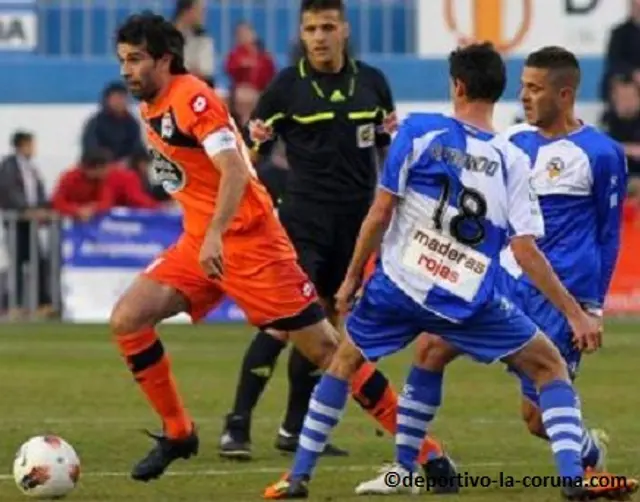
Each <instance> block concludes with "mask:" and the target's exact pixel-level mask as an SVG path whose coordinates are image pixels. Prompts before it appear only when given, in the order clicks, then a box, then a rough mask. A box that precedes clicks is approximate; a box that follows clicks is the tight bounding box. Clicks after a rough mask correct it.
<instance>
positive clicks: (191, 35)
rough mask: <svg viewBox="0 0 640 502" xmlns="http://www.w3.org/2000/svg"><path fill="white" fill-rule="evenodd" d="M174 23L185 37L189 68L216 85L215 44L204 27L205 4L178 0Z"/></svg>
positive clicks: (190, 0)
mask: <svg viewBox="0 0 640 502" xmlns="http://www.w3.org/2000/svg"><path fill="white" fill-rule="evenodd" d="M174 25H175V27H176V28H178V30H180V32H181V33H182V36H184V39H185V46H184V59H185V66H186V67H187V70H188V71H189V72H190V73H192V74H194V75H196V76H198V77H200V78H201V79H202V80H204V81H205V82H207V83H208V84H209V85H210V86H211V87H215V67H216V66H215V59H216V53H215V44H214V41H213V38H211V37H210V36H208V35H207V32H206V31H205V29H204V4H203V2H202V1H201V0H177V2H176V10H175V14H174Z"/></svg>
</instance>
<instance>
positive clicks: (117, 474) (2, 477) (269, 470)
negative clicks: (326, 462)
mask: <svg viewBox="0 0 640 502" xmlns="http://www.w3.org/2000/svg"><path fill="white" fill-rule="evenodd" d="M613 463H615V462H613ZM547 465H549V462H522V461H520V462H519V461H511V460H510V461H508V462H470V463H468V464H459V465H458V471H459V472H460V473H461V474H462V475H464V474H465V472H468V470H469V469H477V468H496V467H542V466H547ZM379 467H380V465H378V466H372V465H333V466H319V467H318V470H319V471H324V472H337V471H352V472H363V471H375V470H377V469H378V468H379ZM286 469H287V467H286V466H280V467H275V466H274V467H253V468H250V469H236V470H230V469H205V470H195V471H169V472H167V473H165V476H166V477H187V476H189V477H194V476H202V477H215V476H243V475H246V474H282V473H283V472H284V471H285V470H286ZM129 476H130V473H129V472H124V471H95V472H85V473H82V475H81V477H82V478H85V477H87V478H128V477H129ZM11 479H13V476H11V475H8V474H0V481H6V480H11Z"/></svg>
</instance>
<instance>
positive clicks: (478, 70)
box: [449, 43, 507, 103]
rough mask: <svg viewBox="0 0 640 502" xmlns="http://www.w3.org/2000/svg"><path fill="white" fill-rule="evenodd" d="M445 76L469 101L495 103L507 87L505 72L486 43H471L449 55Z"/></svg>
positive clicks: (500, 62)
mask: <svg viewBox="0 0 640 502" xmlns="http://www.w3.org/2000/svg"><path fill="white" fill-rule="evenodd" d="M449 75H450V76H451V78H452V79H454V80H459V81H460V82H462V83H463V84H464V86H465V89H466V93H467V97H468V98H469V99H470V100H472V101H488V102H490V103H495V102H497V101H498V100H499V99H500V98H501V97H502V93H503V92H504V89H505V87H506V86H507V70H506V68H505V64H504V61H503V60H502V56H500V53H498V51H496V49H495V48H494V47H493V45H492V44H490V43H482V44H471V45H468V46H466V47H461V48H459V49H456V50H455V51H453V52H452V53H451V54H450V55H449Z"/></svg>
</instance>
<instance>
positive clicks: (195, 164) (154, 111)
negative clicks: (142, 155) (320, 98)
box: [141, 75, 273, 238]
mask: <svg viewBox="0 0 640 502" xmlns="http://www.w3.org/2000/svg"><path fill="white" fill-rule="evenodd" d="M141 111H142V114H143V118H144V119H145V124H146V129H147V134H148V137H149V142H150V144H151V146H152V149H153V151H152V153H153V156H154V172H155V174H156V179H157V180H158V181H159V182H161V183H162V184H163V186H164V187H165V189H166V190H167V191H168V192H169V193H170V194H171V196H172V197H173V198H174V199H175V200H177V201H178V202H179V203H180V205H181V206H182V208H183V212H184V229H185V232H186V233H188V234H190V235H192V236H194V237H198V238H201V237H203V236H204V235H205V233H206V230H207V227H208V226H209V222H210V221H211V218H212V216H213V214H214V212H215V206H216V200H217V194H218V189H219V185H220V170H219V169H218V168H217V167H216V165H215V156H216V154H217V153H219V152H221V151H223V150H227V149H237V151H238V153H239V154H240V155H241V157H242V158H243V159H244V160H245V162H246V163H247V167H248V168H249V169H250V171H251V172H252V174H253V178H252V179H251V181H250V182H249V185H248V186H247V188H246V190H245V193H244V197H243V200H242V203H241V207H240V208H239V211H238V214H237V215H236V217H235V218H234V220H233V222H232V224H231V226H230V230H231V231H234V230H241V229H243V228H247V227H249V226H252V225H253V223H255V221H256V219H257V218H261V217H263V216H264V215H265V214H266V213H268V212H272V211H273V208H272V205H271V199H270V198H269V195H268V193H267V191H266V189H265V188H264V187H263V186H262V185H261V183H260V182H259V181H258V179H257V176H256V175H255V171H254V170H253V166H252V165H251V162H250V159H249V155H248V150H247V147H246V145H245V144H244V142H243V140H242V137H241V135H240V133H239V131H238V129H237V127H236V125H235V123H234V121H233V119H232V118H231V116H230V114H229V111H228V110H227V107H226V106H225V104H224V103H223V102H222V100H221V99H220V98H219V97H218V96H217V95H216V93H215V91H214V90H213V89H211V88H210V87H209V86H207V84H206V83H204V82H202V81H201V80H200V79H198V78H196V77H193V76H191V75H183V76H177V77H175V80H174V82H173V83H172V84H171V86H170V89H169V90H168V92H167V93H166V94H165V96H164V97H163V98H162V99H161V100H159V101H158V103H154V104H153V105H150V106H148V107H145V108H143V109H142V110H141Z"/></svg>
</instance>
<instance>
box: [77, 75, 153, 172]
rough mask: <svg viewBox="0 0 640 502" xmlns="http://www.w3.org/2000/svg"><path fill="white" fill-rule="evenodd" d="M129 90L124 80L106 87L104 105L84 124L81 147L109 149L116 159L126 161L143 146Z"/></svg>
mask: <svg viewBox="0 0 640 502" xmlns="http://www.w3.org/2000/svg"><path fill="white" fill-rule="evenodd" d="M128 105H129V94H128V92H127V88H126V87H125V86H124V84H122V83H121V82H114V83H112V84H109V85H108V86H107V87H106V88H105V89H104V91H103V95H102V108H101V109H100V111H98V112H97V113H96V114H94V115H93V116H92V117H91V118H90V119H89V120H88V121H87V123H86V124H85V126H84V131H83V133H82V151H83V152H88V151H95V150H97V149H103V150H107V151H108V152H109V154H110V155H111V157H112V158H113V159H114V160H117V161H125V160H126V159H127V158H128V157H130V156H131V155H133V153H134V152H136V151H139V150H140V149H141V148H143V143H142V136H141V131H140V123H139V122H138V120H137V119H136V118H135V117H134V116H133V114H132V113H131V112H130V111H129V107H128Z"/></svg>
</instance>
